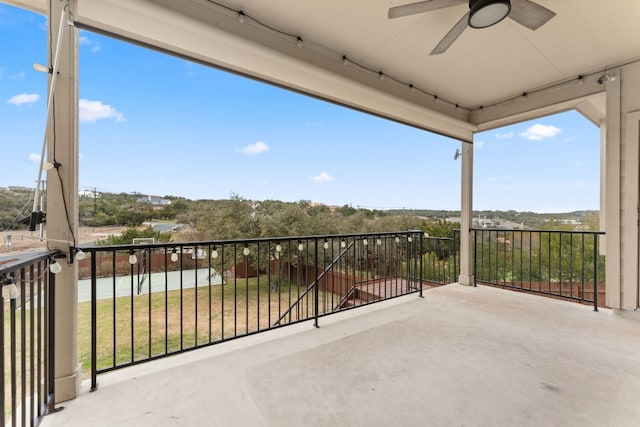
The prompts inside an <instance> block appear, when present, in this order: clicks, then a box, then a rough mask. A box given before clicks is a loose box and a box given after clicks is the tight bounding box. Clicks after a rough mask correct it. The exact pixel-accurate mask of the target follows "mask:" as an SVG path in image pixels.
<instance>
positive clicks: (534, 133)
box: [520, 123, 562, 141]
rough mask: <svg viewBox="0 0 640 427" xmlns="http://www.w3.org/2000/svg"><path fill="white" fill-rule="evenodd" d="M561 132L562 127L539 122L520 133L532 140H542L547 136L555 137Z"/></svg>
mask: <svg viewBox="0 0 640 427" xmlns="http://www.w3.org/2000/svg"><path fill="white" fill-rule="evenodd" d="M560 132H562V131H561V130H560V128H557V127H555V126H552V125H541V124H539V123H537V124H535V125H533V126H531V127H530V128H529V129H527V130H526V131H524V132H521V133H520V136H521V137H523V138H526V139H528V140H530V141H541V140H543V139H546V138H553V137H554V136H556V135H558V134H559V133H560Z"/></svg>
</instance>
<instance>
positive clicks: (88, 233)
mask: <svg viewBox="0 0 640 427" xmlns="http://www.w3.org/2000/svg"><path fill="white" fill-rule="evenodd" d="M126 228H127V227H120V226H118V227H80V230H79V233H78V243H79V244H81V243H88V242H95V241H98V240H102V239H105V238H106V237H108V236H109V235H112V234H120V233H122V232H123V231H124V230H126ZM9 235H10V236H11V238H10V240H11V248H9V245H8V244H7V240H6V237H7V236H9ZM46 249H47V242H46V240H40V237H39V233H38V232H37V231H27V230H10V231H6V232H4V233H2V234H1V235H0V257H4V256H10V255H12V254H20V253H25V252H36V251H41V250H46Z"/></svg>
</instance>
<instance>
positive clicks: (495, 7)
mask: <svg viewBox="0 0 640 427" xmlns="http://www.w3.org/2000/svg"><path fill="white" fill-rule="evenodd" d="M469 9H470V12H469V26H470V27H471V28H487V27H490V26H492V25H495V24H497V23H498V22H500V21H502V20H503V19H504V18H506V17H507V16H508V15H509V12H511V2H510V1H509V0H469Z"/></svg>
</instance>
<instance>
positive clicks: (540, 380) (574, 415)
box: [43, 285, 640, 427]
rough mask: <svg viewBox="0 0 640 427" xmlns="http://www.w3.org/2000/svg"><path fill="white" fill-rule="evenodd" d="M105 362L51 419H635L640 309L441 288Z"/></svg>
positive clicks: (155, 422) (97, 422)
mask: <svg viewBox="0 0 640 427" xmlns="http://www.w3.org/2000/svg"><path fill="white" fill-rule="evenodd" d="M320 325H321V327H320V329H315V328H313V327H312V324H310V323H304V324H299V325H295V326H291V327H287V328H282V329H279V330H276V331H272V332H268V333H264V334H259V335H254V336H251V337H248V338H245V339H240V340H236V341H232V342H228V343H225V344H221V345H218V346H214V347H210V348H208V349H205V350H199V351H195V352H190V353H186V354H183V355H180V356H176V357H172V358H168V359H164V360H162V361H159V362H153V363H147V364H143V365H139V366H136V367H133V368H128V369H124V370H121V371H116V372H112V373H109V374H105V375H102V376H100V377H99V378H98V380H99V389H98V391H96V392H94V393H88V392H87V391H86V388H87V386H86V385H85V386H84V387H85V390H84V391H83V394H82V395H81V396H80V397H79V398H78V399H76V400H74V401H71V402H65V403H62V404H61V405H62V406H65V409H64V410H62V411H61V412H59V413H57V414H54V415H50V416H47V417H46V418H45V420H44V423H43V425H44V426H46V427H52V426H263V425H265V426H638V425H640V319H638V317H637V316H635V315H630V316H619V315H616V314H614V313H612V312H611V311H608V310H603V311H600V312H598V313H596V312H593V311H592V308H591V307H587V306H581V305H577V304H573V303H567V302H563V301H556V300H550V299H546V298H542V297H537V296H531V295H524V294H519V293H515V292H510V291H503V290H500V289H494V288H486V287H478V288H469V287H463V286H460V285H449V286H446V287H441V288H436V289H432V290H429V291H427V292H425V298H424V299H419V298H418V297H417V296H415V295H412V296H408V297H403V298H399V299H396V300H393V301H390V302H386V303H381V304H375V305H372V306H368V307H366V308H363V309H359V310H351V311H350V312H348V313H344V314H339V315H335V316H330V317H326V318H322V319H321V321H320Z"/></svg>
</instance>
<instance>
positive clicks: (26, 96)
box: [7, 93, 40, 105]
mask: <svg viewBox="0 0 640 427" xmlns="http://www.w3.org/2000/svg"><path fill="white" fill-rule="evenodd" d="M39 99H40V95H38V94H37V93H23V94H20V95H15V96H12V97H11V98H9V100H8V101H7V104H13V105H24V104H33V103H35V102H37V101H38V100H39Z"/></svg>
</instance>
